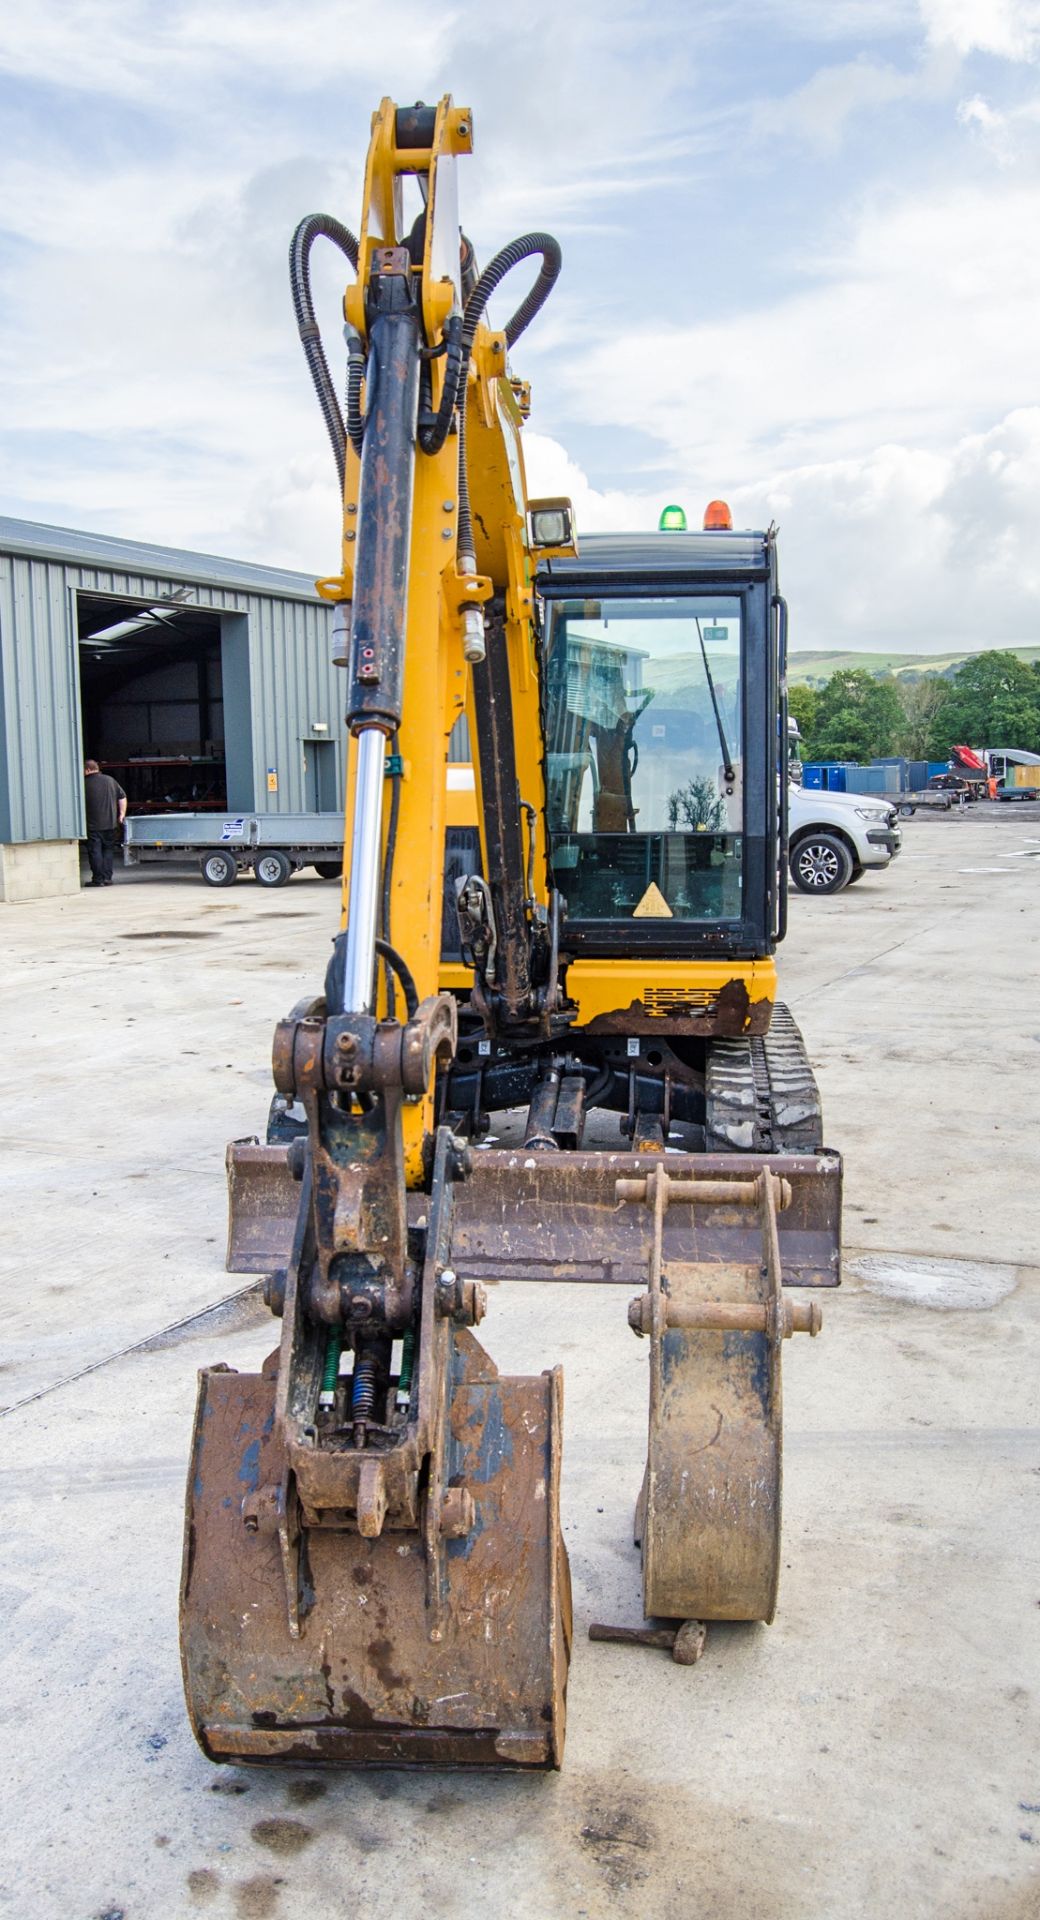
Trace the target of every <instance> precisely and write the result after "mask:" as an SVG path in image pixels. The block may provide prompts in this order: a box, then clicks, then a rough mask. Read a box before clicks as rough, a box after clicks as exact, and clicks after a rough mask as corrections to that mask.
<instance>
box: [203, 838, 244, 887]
mask: <svg viewBox="0 0 1040 1920" xmlns="http://www.w3.org/2000/svg"><path fill="white" fill-rule="evenodd" d="M202 878H203V879H204V880H205V882H206V885H207V887H233V886H234V884H235V881H236V880H237V879H238V861H237V860H236V859H235V856H234V854H233V853H225V852H224V849H223V847H213V848H212V849H211V851H210V852H209V853H204V854H203V856H202Z"/></svg>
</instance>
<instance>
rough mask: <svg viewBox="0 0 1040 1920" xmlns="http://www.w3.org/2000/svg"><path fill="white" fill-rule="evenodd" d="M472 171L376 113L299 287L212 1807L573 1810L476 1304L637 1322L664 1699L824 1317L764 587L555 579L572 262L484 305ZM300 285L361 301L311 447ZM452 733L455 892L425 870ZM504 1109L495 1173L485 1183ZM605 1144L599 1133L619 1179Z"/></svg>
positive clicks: (559, 1675)
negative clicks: (282, 805)
mask: <svg viewBox="0 0 1040 1920" xmlns="http://www.w3.org/2000/svg"><path fill="white" fill-rule="evenodd" d="M472 143H473V129H472V116H471V115H470V114H469V112H468V111H467V110H466V109H463V108H457V107H455V106H454V105H453V103H452V101H451V99H450V98H447V97H446V98H445V99H443V100H441V101H440V103H439V104H438V105H437V106H436V107H427V106H422V105H420V106H417V107H414V108H408V109H399V108H397V107H395V105H394V103H393V102H392V101H389V100H386V101H384V102H383V103H382V105H381V107H380V109H379V110H378V112H377V114H376V115H375V116H374V119H373V131H372V141H371V145H370V148H369V155H368V161H367V166H366V175H365V197H364V207H363V219H362V223H361V228H360V233H359V235H358V236H355V235H354V234H352V233H351V232H350V231H349V230H348V229H347V228H345V227H344V226H342V224H341V223H340V222H339V221H338V220H335V219H333V218H330V217H329V216H325V215H314V216H310V217H309V218H308V219H306V220H304V221H303V222H302V223H301V225H300V227H299V228H298V230H297V233H296V235H295V236H294V239H293V243H292V248H291V255H290V259H291V276H292V286H293V297H294V304H295V309H296V318H297V323H298V327H299V332H300V337H301V341H302V344H303V347H304V352H305V354H306V357H307V362H308V366H309V368H310V371H311V375H312V379H313V381H314V385H315V389H316V392H317V396H318V399H319V402H320V405H321V409H322V414H323V417H324V419H325V424H326V428H327V430H328V434H329V439H330V443H331V446H332V450H333V455H334V458H335V461H336V469H337V475H338V479H339V482H340V484H341V486H342V491H343V544H342V551H341V556H340V566H339V571H338V572H337V573H336V574H334V575H331V576H329V577H328V578H326V579H323V580H321V581H319V582H318V591H319V593H320V594H321V595H322V597H323V598H324V599H326V600H327V601H328V602H329V603H330V605H331V606H332V608H333V622H332V625H333V645H334V656H333V657H334V659H335V660H336V662H337V663H339V664H342V666H343V668H344V683H343V684H344V708H345V718H346V726H347V730H348V736H349V772H348V794H347V814H346V821H345V834H344V844H345V861H344V916H343V923H342V926H341V929H340V931H339V932H338V933H337V934H336V935H335V938H334V941H333V944H332V952H331V956H330V959H329V964H328V968H327V972H326V977H325V982H324V990H323V991H316V992H315V993H314V994H313V995H309V996H308V997H306V998H305V999H304V1000H302V1001H301V1002H300V1003H299V1004H298V1005H297V1006H296V1007H295V1008H293V1009H292V1011H291V1012H290V1013H289V1014H288V1015H287V1016H286V1018H285V1019H284V1020H282V1021H281V1022H280V1023H279V1026H278V1028H277V1030H276V1034H275V1041H274V1050H273V1063H272V1064H273V1076H274V1083H275V1094H276V1097H275V1102H274V1105H273V1107H272V1115H271V1121H270V1125H269V1132H268V1137H267V1139H266V1140H265V1141H263V1142H261V1141H259V1140H247V1141H240V1142H235V1143H233V1145H232V1146H231V1147H230V1148H229V1151H228V1180H229V1194H230V1238H229V1249H228V1266H229V1268H230V1269H231V1270H232V1271H236V1272H247V1273H254V1274H263V1275H264V1276H265V1278H264V1295H265V1299H266V1301H267V1304H268V1306H269V1307H270V1309H271V1312H272V1314H273V1315H274V1316H275V1317H276V1318H277V1319H278V1320H280V1322H281V1336H280V1341H279V1344H278V1347H277V1349H276V1351H274V1352H273V1353H272V1354H271V1355H270V1357H269V1358H268V1360H267V1361H266V1362H265V1364H264V1365H263V1367H262V1368H261V1370H260V1371H259V1372H258V1373H250V1374H242V1373H236V1372H233V1371H231V1370H229V1369H228V1368H226V1367H224V1366H214V1367H210V1368H206V1369H204V1370H203V1372H202V1374H201V1375H200V1381H199V1396H198V1404H197V1410H196V1421H195V1431H194V1439H193V1444H192V1455H191V1467H190V1472H189V1481H188V1494H187V1503H186V1520H185V1541H184V1558H183V1569H182V1587H181V1647H182V1659H183V1667H184V1679H185V1691H186V1697H187V1702H188V1711H189V1714H190V1717H191V1721H192V1725H193V1727H194V1730H195V1732H196V1735H197V1737H198V1740H199V1742H200V1745H201V1746H202V1748H203V1750H204V1752H205V1753H206V1754H207V1755H208V1756H209V1757H210V1758H211V1759H213V1760H217V1761H221V1760H224V1761H254V1762H301V1763H304V1764H314V1763H315V1762H325V1761H328V1762H333V1763H337V1764H342V1765H346V1766H366V1765H377V1766H385V1765H404V1766H408V1765H460V1766H467V1765H472V1766H492V1767H520V1768H547V1767H554V1766H558V1765H559V1764H560V1760H561V1757H562V1751H563V1740H564V1720H565V1695H566V1678H567V1667H568V1660H569V1657H570V1650H571V1635H572V1621H571V1601H570V1587H569V1575H568V1567H567V1555H566V1552H565V1549H564V1545H563V1534H562V1527H561V1516H560V1457H561V1443H562V1378H561V1374H560V1370H559V1369H558V1368H552V1369H549V1370H547V1371H545V1372H542V1373H539V1374H531V1375H516V1376H504V1375H500V1374H499V1372H498V1370H497V1368H496V1366H495V1365H494V1362H493V1361H492V1359H491V1358H490V1356H489V1354H488V1353H487V1352H486V1351H485V1349H484V1347H483V1346H482V1345H481V1343H480V1342H479V1341H478V1339H477V1337H476V1328H477V1326H478V1325H479V1324H480V1322H481V1320H482V1319H483V1317H484V1313H485V1310H486V1305H487V1294H486V1285H487V1283H488V1282H494V1281H497V1280H502V1279H516V1280H523V1281H525V1282H537V1281H540V1280H554V1281H570V1280H575V1281H585V1282H588V1281H596V1282H600V1283H606V1284H615V1285H616V1284H620V1285H622V1286H624V1287H627V1288H629V1289H631V1288H632V1287H633V1286H634V1287H641V1288H643V1291H642V1292H641V1293H640V1294H638V1295H637V1297H636V1298H635V1299H633V1300H632V1301H631V1303H630V1305H629V1308H628V1326H629V1327H631V1329H632V1331H633V1332H634V1333H636V1334H637V1335H639V1336H641V1337H649V1339H650V1343H651V1366H650V1379H651V1388H650V1412H649V1424H648V1443H647V1457H646V1464H645V1468H644V1469H643V1471H642V1490H641V1492H639V1491H638V1488H639V1468H638V1466H637V1465H635V1464H634V1471H633V1498H634V1499H636V1496H637V1493H638V1498H637V1499H636V1524H635V1534H636V1539H637V1544H638V1545H639V1547H640V1551H641V1555H642V1568H643V1608H644V1611H645V1613H646V1614H648V1615H650V1616H653V1617H658V1618H664V1619H665V1620H666V1621H670V1622H671V1623H672V1628H673V1629H675V1631H674V1632H673V1638H674V1640H675V1652H676V1658H680V1657H687V1655H683V1654H682V1653H681V1651H680V1644H681V1646H682V1647H684V1648H686V1649H687V1650H689V1649H690V1648H691V1647H696V1646H697V1645H698V1644H699V1640H698V1635H699V1634H700V1628H699V1627H698V1628H696V1630H695V1631H693V1630H691V1631H689V1632H687V1633H686V1634H685V1636H684V1635H682V1634H681V1633H680V1632H679V1629H680V1628H681V1627H682V1625H683V1623H685V1622H691V1623H695V1622H698V1621H700V1622H703V1621H705V1620H710V1619H769V1618H771V1617H772V1611H773V1607H774V1604H775V1597H776V1582H777V1571H778V1564H779V1560H778V1555H779V1513H780V1504H779V1501H780V1355H781V1352H782V1343H783V1341H784V1340H785V1339H787V1338H788V1337H789V1336H790V1335H792V1334H793V1333H795V1332H808V1333H815V1332H816V1331H817V1330H818V1326H819V1311H818V1309H817V1308H816V1306H815V1303H812V1302H806V1301H805V1299H804V1297H803V1298H800V1299H798V1300H796V1301H794V1302H792V1300H791V1299H790V1298H789V1296H788V1292H787V1290H788V1289H790V1288H792V1287H793V1288H812V1287H819V1286H832V1285H834V1284H836V1282H837V1279H838V1220H839V1201H840V1162H839V1161H838V1158H837V1156H836V1155H834V1154H830V1153H828V1152H826V1151H825V1150H824V1149H823V1146H822V1140H821V1136H820V1118H819V1103H818V1099H817V1096H816V1090H815V1085H814V1083H813V1081H812V1076H811V1073H810V1072H809V1069H808V1063H807V1061H806V1060H805V1057H804V1050H803V1049H802V1048H801V1042H800V1039H799V1037H798V1035H797V1031H796V1030H795V1029H794V1027H793V1023H791V1022H790V1020H789V1017H787V1016H785V1015H784V1014H783V1011H782V1010H781V1009H778V1008H775V1007H774V1001H775V963H774V960H773V949H774V946H775V943H776V940H777V939H778V938H779V937H781V935H782V932H783V911H784V898H785V896H784V888H783V873H784V862H783V858H782V853H783V835H784V820H783V805H784V798H783V796H784V795H785V793H786V782H785V780H784V779H783V777H782V776H783V766H782V759H781V752H782V748H783V747H784V746H785V741H786V731H785V716H784V713H783V648H784V615H783V603H782V601H781V600H780V598H779V595H778V593H777V588H776V563H775V547H774V544H773V541H772V538H771V536H770V535H768V534H748V535H744V534H733V533H732V532H731V531H729V530H727V529H726V528H725V527H722V528H712V529H711V530H709V531H706V532H705V533H703V534H700V535H687V534H685V533H684V532H682V531H681V530H679V531H676V532H674V533H669V534H667V535H661V536H659V537H658V538H652V537H651V538H647V537H643V536H632V537H631V538H628V539H622V540H618V539H609V540H608V539H607V538H606V537H604V538H603V539H601V540H597V539H595V538H590V539H589V540H588V541H587V542H586V543H584V544H583V545H582V546H581V548H580V549H579V546H578V543H577V541H576V539H575V537H574V530H573V524H572V516H571V515H570V513H569V509H568V507H567V505H566V503H561V502H558V501H550V502H531V501H530V500H529V499H528V497H527V490H526V482H525V478H524V465H523V448H522V428H523V422H524V419H525V418H526V415H527V412H528V410H529V405H530V394H529V390H528V388H527V387H526V384H525V383H524V382H523V381H522V380H520V379H519V378H518V377H517V376H516V375H515V374H514V373H513V370H512V366H511V360H510V355H511V353H512V350H513V348H514V347H515V345H516V343H517V341H518V340H519V338H520V336H521V335H522V333H523V332H524V330H525V329H526V327H527V326H528V325H529V324H530V323H531V321H532V320H533V319H534V318H535V316H536V314H537V313H538V311H539V309H540V307H541V306H542V305H543V303H544V301H545V299H546V298H547V297H548V295H549V293H550V292H551V290H552V287H553V285H554V283H555V280H556V277H557V275H558V273H559V270H560V263H561V256H560V250H559V248H558V246H557V244H556V242H555V241H554V240H553V239H552V238H551V236H549V235H546V234H542V233H533V234H528V235H525V236H523V237H522V238H521V239H520V240H517V241H514V242H513V243H511V245H509V246H507V247H506V248H504V249H503V250H502V252H500V253H499V254H497V255H496V256H495V257H494V258H493V259H492V261H491V262H490V263H489V264H488V265H487V266H486V267H484V268H483V269H482V270H481V269H479V268H478V266H477V263H476V261H475V259H474V257H473V252H472V248H471V247H470V246H469V243H468V242H467V241H466V240H465V239H464V237H463V236H461V235H460V229H459V225H458V203H457V192H456V164H457V162H458V160H460V159H461V158H462V157H463V156H465V155H467V154H468V153H469V152H470V151H471V149H472ZM410 180H412V181H414V182H416V183H417V184H418V188H419V194H420V198H421V203H422V206H423V212H422V214H421V216H420V217H419V218H418V219H417V220H415V221H413V222H412V223H411V224H408V222H407V220H406V218H405V215H404V212H403V208H404V194H403V188H404V186H405V185H407V184H408V183H409V181H410ZM318 239H323V240H325V241H326V242H329V243H331V244H332V245H334V246H335V247H337V248H338V249H339V251H340V252H341V253H342V254H343V255H344V257H345V259H346V261H347V262H348V263H349V266H350V268H351V270H352V276H353V277H352V278H351V280H350V282H349V283H348V285H347V288H346V292H345V295H344V315H345V319H346V322H347V341H348V354H349V364H348V378H347V386H346V407H345V410H342V411H341V408H340V403H339V398H338V393H339V386H338V383H337V382H335V381H334V380H333V379H332V377H331V375H330V373H329V369H328V365H327V363H326V361H325V357H324V350H323V348H322V344H321V336H320V331H319V329H318V326H317V322H316V318H315V314H314V307H313V302H312V300H311V295H310V281H309V264H308V263H309V257H310V252H311V248H312V246H313V245H314V244H315V243H316V241H317V240H318ZM527 261H537V262H538V263H539V264H538V267H537V272H536V277H535V278H534V280H533V282H532V284H531V285H530V288H529V291H528V293H527V295H526V297H525V298H524V299H523V300H522V301H521V303H520V304H519V306H517V308H516V309H515V311H514V312H513V313H512V315H511V317H510V318H509V319H508V320H507V322H506V324H505V326H504V328H502V329H501V330H500V331H499V330H496V329H494V328H493V327H492V326H491V324H490V321H489V317H488V309H489V302H490V301H492V299H493V297H494V296H495V295H496V293H497V291H498V289H499V287H500V285H501V283H502V282H503V281H504V280H505V279H506V277H507V276H508V275H509V274H510V273H512V272H513V270H514V269H515V268H517V267H518V266H520V265H522V264H523V263H525V262H527ZM528 271H530V269H528ZM716 504H717V503H716ZM462 723H465V725H464V727H463V724H462ZM460 731H466V732H467V733H468V736H469V740H470V742H471V754H472V760H471V765H472V778H473V788H472V794H473V806H474V811H475V815H476V823H477V829H478V834H477V841H478V846H477V848H474V849H471V850H470V851H471V853H472V857H471V858H468V859H467V858H466V857H465V855H464V853H463V852H462V851H461V850H460V849H459V848H458V847H456V848H454V849H452V848H451V847H450V845H449V848H448V851H447V852H446V835H447V834H448V833H449V832H450V830H451V827H452V821H451V815H450V811H449V805H448V801H449V781H450V776H451V770H452V768H451V756H452V742H453V741H456V740H457V739H458V738H459V734H460ZM456 770H457V769H456ZM478 851H479V859H477V858H476V854H477V852H478ZM453 867H454V871H452V868H453ZM449 876H450V884H449ZM446 901H447V904H448V907H449V909H450V910H451V911H452V912H453V913H454V917H455V928H456V935H457V946H455V947H454V949H453V950H452V952H451V954H450V956H449V959H448V961H447V962H446V960H445V955H444V952H443V946H444V918H445V903H446ZM506 1109H510V1110H512V1112H513V1116H514V1122H515V1123H516V1125H515V1137H516V1144H515V1147H513V1146H495V1147H492V1146H491V1145H490V1144H489V1145H487V1146H486V1147H484V1148H482V1149H481V1150H480V1151H477V1150H475V1144H474V1143H476V1142H477V1141H479V1140H480V1138H481V1136H482V1135H485V1134H486V1133H487V1130H488V1126H489V1116H490V1114H491V1113H492V1112H494V1111H499V1110H506ZM594 1114H596V1115H597V1116H598V1119H597V1124H600V1122H601V1120H602V1115H603V1114H605V1115H606V1116H608V1120H609V1118H610V1117H611V1116H612V1117H613V1122H614V1123H615V1125H616V1124H617V1123H618V1122H619V1123H620V1139H619V1138H618V1137H617V1134H616V1133H615V1136H614V1139H613V1141H612V1142H611V1144H610V1146H609V1148H608V1149H607V1150H604V1143H603V1142H602V1141H600V1142H599V1143H598V1144H590V1142H589V1141H588V1140H586V1137H585V1136H586V1123H587V1121H588V1120H589V1118H590V1116H592V1115H594ZM517 1116H518V1118H517ZM590 1132H591V1129H590ZM666 1156H667V1157H666ZM576 1297H580V1295H579V1296H576ZM624 1319H625V1316H624V1313H623V1312H622V1313H621V1314H620V1317H619V1325H620V1326H622V1327H623V1325H624ZM650 1631H651V1632H652V1633H653V1632H655V1631H657V1629H651V1630H650ZM629 1637H630V1636H629ZM700 1637H701V1638H702V1637H703V1636H702V1635H701V1636H700Z"/></svg>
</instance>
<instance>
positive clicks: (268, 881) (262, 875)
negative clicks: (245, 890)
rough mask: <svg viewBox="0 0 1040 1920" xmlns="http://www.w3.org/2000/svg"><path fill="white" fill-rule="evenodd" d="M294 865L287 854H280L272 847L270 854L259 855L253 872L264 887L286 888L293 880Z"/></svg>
mask: <svg viewBox="0 0 1040 1920" xmlns="http://www.w3.org/2000/svg"><path fill="white" fill-rule="evenodd" d="M292 871H293V863H292V861H291V860H290V858H289V856H288V854H287V853H280V852H279V851H278V848H277V847H272V848H271V849H270V851H269V852H268V853H262V854H260V855H259V857H258V859H257V861H256V864H255V866H254V868H253V872H254V873H255V874H256V877H257V879H258V880H259V882H260V885H261V886H262V887H284V885H285V883H286V881H287V880H290V879H291V878H292Z"/></svg>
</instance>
